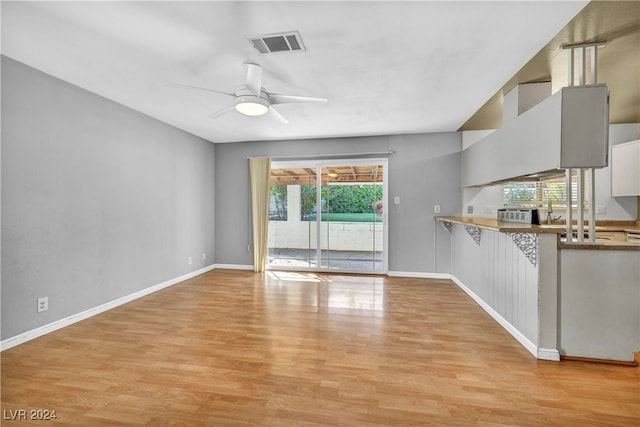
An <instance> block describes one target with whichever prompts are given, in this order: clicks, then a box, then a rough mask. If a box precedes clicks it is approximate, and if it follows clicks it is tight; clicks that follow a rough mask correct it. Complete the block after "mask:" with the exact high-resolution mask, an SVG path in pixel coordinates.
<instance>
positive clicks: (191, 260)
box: [187, 257, 193, 265]
mask: <svg viewBox="0 0 640 427" xmlns="http://www.w3.org/2000/svg"><path fill="white" fill-rule="evenodd" d="M187 261H188V262H189V265H191V264H193V258H192V257H189V259H188V260H187Z"/></svg>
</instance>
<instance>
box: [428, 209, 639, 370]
mask: <svg viewBox="0 0 640 427" xmlns="http://www.w3.org/2000/svg"><path fill="white" fill-rule="evenodd" d="M435 220H436V222H437V223H439V224H440V225H441V226H442V227H444V228H445V229H446V230H447V231H448V234H449V235H450V239H451V251H452V264H451V277H452V279H453V281H454V282H455V283H456V284H457V285H458V286H459V287H460V288H461V289H463V290H464V291H465V292H466V293H467V294H469V296H471V297H472V298H473V299H474V300H475V301H476V302H477V303H478V304H479V305H480V306H481V307H482V308H483V309H484V310H485V311H487V313H489V314H490V315H491V316H492V317H493V318H494V319H495V320H496V321H497V322H498V323H500V324H501V325H502V326H503V327H504V328H505V329H506V330H507V331H508V332H509V333H511V335H513V336H514V337H515V338H516V339H517V340H518V341H519V342H520V343H521V344H522V345H523V346H524V347H525V348H526V349H527V350H529V351H530V352H531V353H532V354H533V355H534V356H535V357H537V358H539V359H546V360H560V358H578V359H598V360H607V361H617V362H623V363H625V362H629V363H631V362H633V361H634V353H635V352H638V351H639V350H640V244H639V243H637V242H638V240H637V239H635V236H637V235H638V234H640V224H638V222H636V221H603V222H597V223H596V227H595V230H596V241H595V243H587V242H573V241H570V242H567V236H566V231H567V230H566V226H565V225H564V224H548V225H547V224H545V225H534V224H520V223H510V222H503V221H498V220H495V219H490V218H477V217H436V218H435ZM576 233H577V229H576V228H575V227H574V235H575V234H576Z"/></svg>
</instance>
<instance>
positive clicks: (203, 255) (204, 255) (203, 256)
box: [202, 252, 207, 260]
mask: <svg viewBox="0 0 640 427" xmlns="http://www.w3.org/2000/svg"><path fill="white" fill-rule="evenodd" d="M202 259H203V260H205V259H207V254H206V253H205V252H203V253H202Z"/></svg>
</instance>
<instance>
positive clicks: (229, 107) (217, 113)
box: [209, 105, 236, 119]
mask: <svg viewBox="0 0 640 427" xmlns="http://www.w3.org/2000/svg"><path fill="white" fill-rule="evenodd" d="M235 107H236V106H235V105H229V106H228V107H227V108H223V109H222V110H220V111H216V112H215V113H213V114H211V115H210V116H209V118H210V119H215V118H216V117H220V116H221V115H223V114H225V113H228V112H229V111H231V110H233V109H235Z"/></svg>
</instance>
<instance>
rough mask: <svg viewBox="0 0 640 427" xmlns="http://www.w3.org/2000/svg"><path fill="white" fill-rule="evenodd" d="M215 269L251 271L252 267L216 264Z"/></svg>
mask: <svg viewBox="0 0 640 427" xmlns="http://www.w3.org/2000/svg"><path fill="white" fill-rule="evenodd" d="M215 268H224V269H227V270H253V265H243V264H216V265H215Z"/></svg>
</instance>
